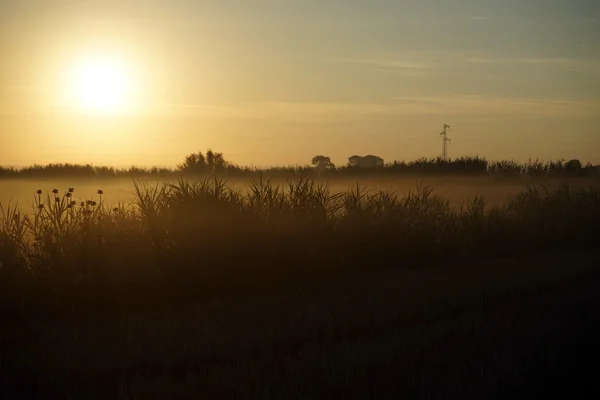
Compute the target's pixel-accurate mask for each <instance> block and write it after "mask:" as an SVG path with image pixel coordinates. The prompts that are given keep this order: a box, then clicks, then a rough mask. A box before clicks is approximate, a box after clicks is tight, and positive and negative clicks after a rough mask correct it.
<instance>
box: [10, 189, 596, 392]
mask: <svg viewBox="0 0 600 400" xmlns="http://www.w3.org/2000/svg"><path fill="white" fill-rule="evenodd" d="M14 182H16V183H19V184H23V185H24V186H21V187H20V188H18V187H16V186H14V187H13V189H12V190H19V191H20V190H24V191H29V190H32V194H31V195H32V201H33V206H34V207H33V208H29V210H28V211H26V212H21V211H20V209H19V208H10V207H6V206H5V207H4V208H3V209H2V214H1V215H0V217H1V219H0V266H1V268H0V315H1V316H2V318H3V322H4V324H3V329H2V331H1V334H0V339H1V341H0V355H1V356H2V357H1V359H0V376H2V379H3V380H4V382H3V385H2V390H3V391H4V393H3V394H4V397H5V398H56V397H64V396H67V395H68V396H71V397H75V398H143V399H146V398H161V399H162V398H198V397H209V398H240V397H242V398H247V397H250V398H265V397H267V398H323V397H326V398H329V397H331V396H333V397H343V398H406V397H408V398H473V399H480V398H511V399H512V398H532V397H534V398H535V397H545V396H547V395H549V394H553V395H554V394H557V393H562V395H563V396H575V397H580V395H581V394H582V393H584V391H585V392H586V394H587V393H589V392H590V391H593V390H596V391H597V389H596V388H595V386H594V385H593V384H592V383H591V382H592V377H591V372H592V370H591V369H589V368H588V366H587V363H588V362H592V361H594V360H595V359H596V358H597V356H598V355H600V351H598V344H597V340H596V337H597V335H598V333H600V331H599V330H598V327H597V326H596V325H597V324H595V323H594V321H595V319H596V318H597V316H598V315H597V313H598V311H597V310H598V306H599V305H600V304H599V302H598V300H599V299H598V296H597V292H598V289H600V275H599V272H600V271H599V270H598V269H597V265H598V262H599V261H600V253H599V252H598V251H597V250H595V247H597V246H596V245H597V237H598V235H599V234H600V231H599V229H600V189H599V188H598V186H597V184H596V183H595V182H594V181H590V180H586V179H583V178H580V179H576V180H570V181H568V182H566V183H567V184H565V182H564V181H560V180H556V179H554V180H551V181H546V182H543V183H544V185H545V186H546V189H542V188H537V189H536V188H532V187H527V186H526V185H525V183H523V182H521V183H515V182H514V181H511V182H508V181H503V182H493V181H491V180H489V179H487V180H486V179H481V180H477V179H474V178H471V179H469V180H465V179H464V178H446V179H442V178H436V179H435V180H429V181H427V180H425V179H424V180H423V181H422V182H420V183H419V187H420V189H418V190H415V189H416V186H417V185H416V182H415V183H414V185H415V186H414V187H412V186H409V181H408V180H406V181H398V180H392V179H383V178H382V179H377V180H375V179H372V178H371V180H369V181H367V182H365V181H362V182H361V183H360V185H359V186H356V181H355V180H350V179H348V180H338V181H335V182H331V185H330V186H324V185H323V184H324V182H319V181H313V180H310V179H306V178H302V177H299V178H297V179H296V180H292V181H290V182H287V183H286V185H287V186H286V185H283V186H282V187H279V188H278V187H276V185H275V184H274V183H273V182H272V183H268V182H253V183H252V182H247V181H238V182H233V186H232V184H231V183H225V182H222V181H219V180H218V179H217V180H204V181H186V180H181V181H177V182H175V183H174V184H173V185H172V186H161V185H154V183H152V182H146V183H145V184H144V183H142V184H138V185H137V186H133V184H132V183H131V182H129V181H110V182H109V181H93V182H92V181H89V182H80V183H81V185H77V184H76V183H68V184H67V182H65V184H66V185H68V186H67V187H71V186H72V187H75V188H76V189H75V191H74V192H71V191H65V190H64V189H63V190H60V191H58V192H57V193H52V191H51V190H49V189H47V188H53V187H57V186H59V185H58V183H56V182H55V181H54V182H52V186H50V184H49V182H48V185H46V186H40V185H41V184H42V183H41V182H35V181H28V182H25V181H24V180H23V181H14ZM0 183H4V182H0ZM6 183H8V181H6ZM100 183H106V184H109V185H113V186H108V188H107V186H104V187H101V185H99V184H100ZM275 183H277V182H275ZM538 183H542V182H538ZM148 184H149V185H148ZM365 184H366V186H367V188H366V189H369V187H372V188H373V189H375V190H374V191H372V192H368V191H365V190H364V189H365ZM411 184H413V183H412V182H411ZM33 185H35V186H33ZM120 185H123V186H120ZM128 185H132V186H133V193H132V197H131V199H132V200H131V201H133V203H130V204H121V205H120V206H118V207H116V208H113V205H114V204H115V203H117V202H119V200H123V201H124V200H125V198H121V199H119V198H118V197H117V198H114V197H113V196H112V194H111V192H112V191H114V192H115V193H116V192H119V189H123V190H129V189H126V188H127V187H129V186H128ZM361 185H362V186H361ZM394 185H396V186H394ZM402 185H406V186H402ZM427 185H431V186H432V187H433V189H434V190H436V192H438V194H439V193H441V194H442V196H437V195H435V194H434V193H435V192H431V191H430V189H428V188H427ZM238 186H239V188H241V189H243V190H242V191H241V192H240V191H238ZM390 188H391V189H396V192H399V193H397V194H399V196H398V197H395V195H394V193H392V192H391V191H390V190H389V189H390ZM38 189H41V190H42V191H43V193H42V194H39V195H38V194H36V193H35V191H36V190H38ZM98 189H102V190H103V192H101V194H100V193H98V192H97V191H98ZM111 189H112V190H111ZM410 189H413V190H415V191H413V192H408V191H409V190H410ZM404 190H406V192H403V191H404ZM87 191H89V192H87ZM486 191H487V192H486ZM513 191H514V192H513ZM82 192H83V195H82ZM15 193H19V192H15ZM87 193H89V196H90V202H84V203H83V204H82V205H80V204H78V202H79V200H81V199H85V198H86V197H87ZM470 193H477V194H479V195H481V194H483V195H484V197H486V198H487V199H488V202H487V203H486V202H485V199H484V198H482V197H472V198H469V197H471V196H470ZM486 193H487V194H486ZM511 194H512V196H511ZM76 196H82V197H81V198H80V199H77V197H76ZM92 196H93V199H94V200H93V201H92V200H91V197H92ZM101 196H102V197H101ZM452 196H454V198H452ZM505 197H507V198H508V199H507V200H502V199H503V198H505ZM74 199H75V200H74ZM460 203H463V205H464V207H455V206H456V205H458V204H460Z"/></svg>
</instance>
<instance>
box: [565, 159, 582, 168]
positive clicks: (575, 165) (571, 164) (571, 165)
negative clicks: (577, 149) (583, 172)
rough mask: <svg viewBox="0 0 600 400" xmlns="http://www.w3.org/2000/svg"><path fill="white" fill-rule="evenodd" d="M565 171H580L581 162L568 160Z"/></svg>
mask: <svg viewBox="0 0 600 400" xmlns="http://www.w3.org/2000/svg"><path fill="white" fill-rule="evenodd" d="M565 169H566V170H567V171H579V170H580V169H581V161H579V160H569V161H567V162H566V163H565Z"/></svg>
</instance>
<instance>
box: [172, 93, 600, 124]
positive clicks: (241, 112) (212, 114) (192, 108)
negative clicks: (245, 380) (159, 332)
mask: <svg viewBox="0 0 600 400" xmlns="http://www.w3.org/2000/svg"><path fill="white" fill-rule="evenodd" d="M162 111H163V112H164V113H166V114H168V115H178V116H188V117H202V118H228V119H258V120H270V121H282V122H297V123H298V122H299V123H322V122H347V121H352V120H357V119H366V118H377V117H384V116H388V117H389V116H398V117H400V116H427V115H431V116H434V115H440V116H441V115H453V116H462V117H469V116H471V117H490V118H515V117H517V118H527V117H566V116H585V115H597V114H598V113H600V102H584V101H563V100H547V99H531V98H529V99H528V98H511V97H493V96H475V95H454V96H440V97H431V96H423V97H419V96H416V97H397V98H395V99H393V100H392V101H390V102H386V103H383V102H382V103H362V104H359V103H317V102H315V103H310V102H308V103H306V102H305V103H295V102H258V103H245V104H238V105H234V106H218V107H215V106H206V105H181V104H180V105H168V106H166V107H165V108H163V110H162Z"/></svg>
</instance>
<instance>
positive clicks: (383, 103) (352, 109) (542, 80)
mask: <svg viewBox="0 0 600 400" xmlns="http://www.w3.org/2000/svg"><path fill="white" fill-rule="evenodd" d="M599 17H600V2H598V1H595V0H503V1H499V0H454V1H443V2H442V1H433V0H418V1H417V0H396V1H392V0H375V1H358V0H331V1H326V0H297V1H294V0H289V1H283V0H281V1H275V0H255V1H246V0H233V1H225V0H219V1H217V0H206V1H201V0H198V1H191V0H189V1H183V0H173V1H168V2H167V1H158V0H147V1H145V0H139V1H110V0H108V1H107V0H105V1H100V0H88V1H62V0H56V1H46V0H44V1H29V0H4V1H3V2H2V3H0V52H1V53H0V54H1V55H2V63H1V64H0V165H16V166H19V165H29V164H33V163H38V164H43V163H49V162H71V163H88V162H90V163H94V164H97V165H116V166H128V165H133V164H134V165H139V166H153V165H157V166H174V165H176V164H177V163H179V162H181V161H182V159H183V157H184V156H185V155H186V154H188V153H190V152H194V151H199V150H202V151H204V150H205V149H207V148H212V149H214V150H216V151H219V152H223V153H224V154H225V157H226V159H227V160H230V161H232V162H235V163H238V164H243V165H255V166H271V165H293V164H307V163H309V162H310V160H311V158H312V157H313V156H314V155H316V154H323V155H327V156H329V157H331V159H332V161H333V162H334V163H336V164H345V163H346V161H347V158H348V157H349V156H351V155H354V154H363V155H364V154H376V155H378V156H381V157H382V158H383V159H384V160H385V161H386V162H392V161H393V160H407V159H415V158H418V157H422V156H425V157H436V156H438V155H439V154H440V151H441V141H440V137H439V133H440V131H441V129H442V127H443V124H445V123H447V124H449V125H450V126H451V130H450V132H449V136H450V137H451V139H452V143H451V144H450V146H449V155H450V157H458V156H463V155H480V156H484V157H487V158H489V159H515V160H520V161H524V160H527V159H530V158H533V159H535V158H540V159H544V160H548V159H572V158H578V159H580V160H581V161H582V162H593V163H599V162H600V154H599V152H598V150H599V149H600V134H599V131H598V129H599V128H598V127H599V126H600V28H599V26H600V25H599V24H600V21H599V20H598V18H599Z"/></svg>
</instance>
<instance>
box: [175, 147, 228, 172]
mask: <svg viewBox="0 0 600 400" xmlns="http://www.w3.org/2000/svg"><path fill="white" fill-rule="evenodd" d="M228 165H229V163H228V162H227V161H225V158H224V157H223V153H217V152H214V151H212V150H211V149H208V150H207V151H206V156H205V155H204V154H202V152H200V151H199V152H197V153H192V154H188V155H187V156H186V157H185V159H184V161H183V163H182V164H179V165H178V166H177V169H179V170H180V171H182V172H193V173H201V172H209V173H212V172H222V171H225V170H226V169H227V167H228Z"/></svg>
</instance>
